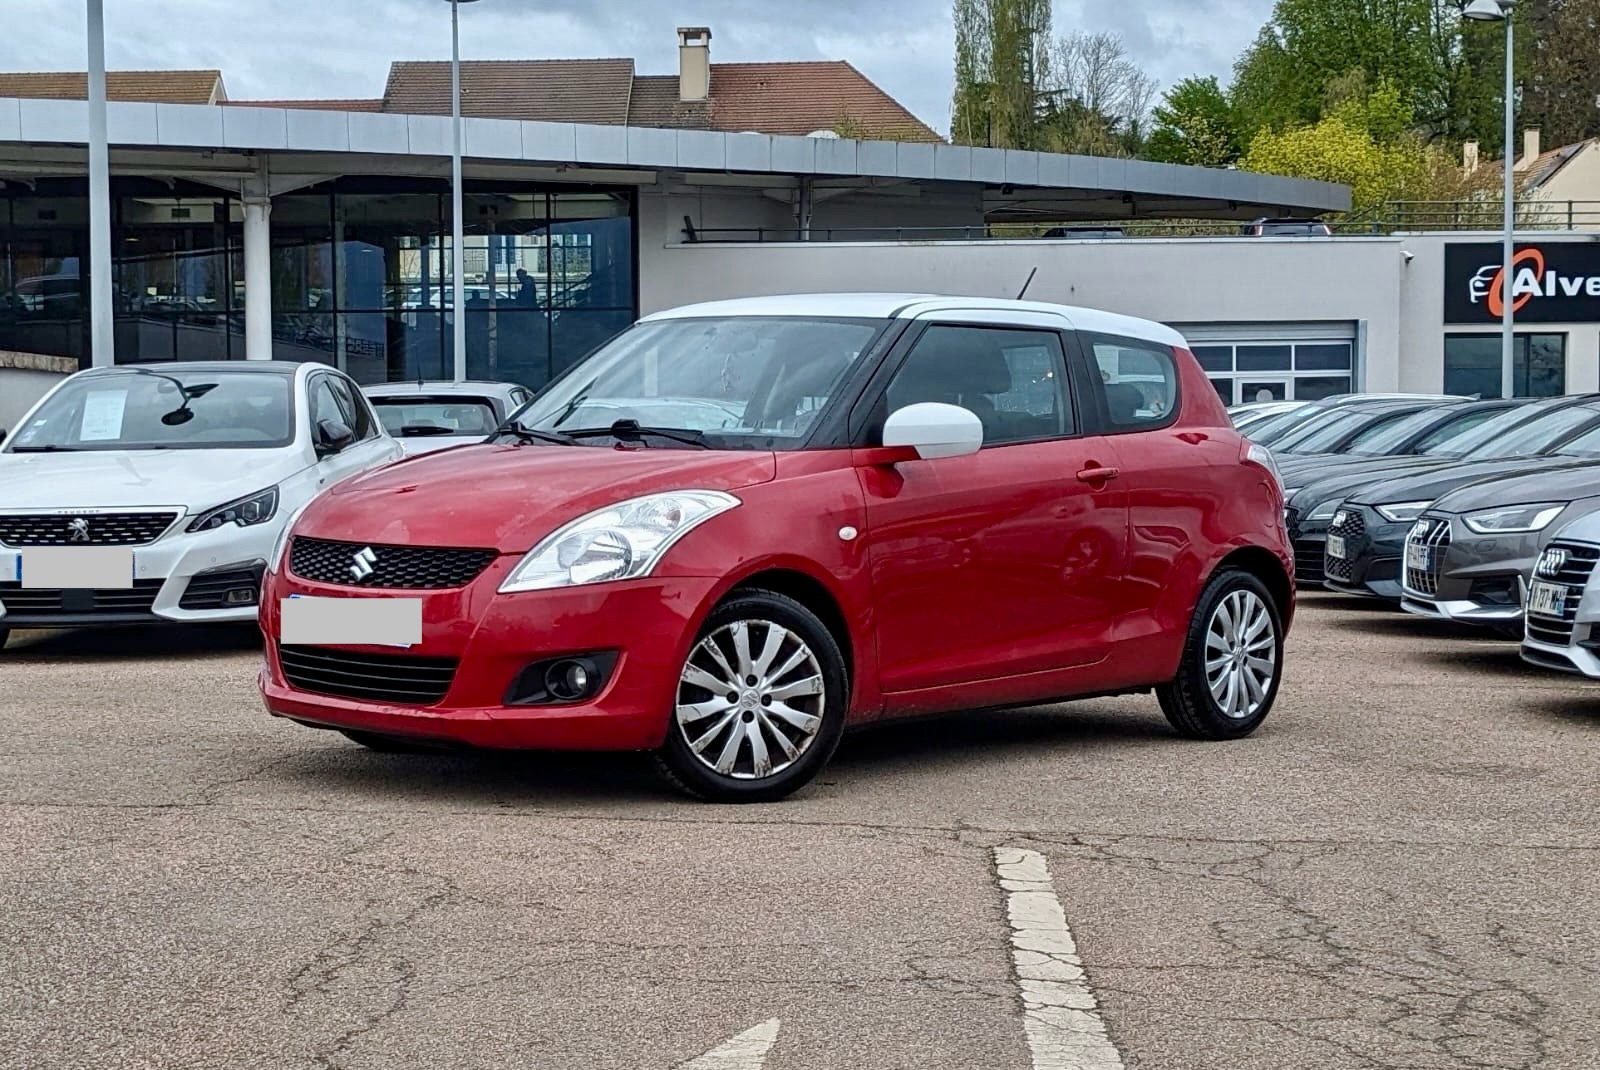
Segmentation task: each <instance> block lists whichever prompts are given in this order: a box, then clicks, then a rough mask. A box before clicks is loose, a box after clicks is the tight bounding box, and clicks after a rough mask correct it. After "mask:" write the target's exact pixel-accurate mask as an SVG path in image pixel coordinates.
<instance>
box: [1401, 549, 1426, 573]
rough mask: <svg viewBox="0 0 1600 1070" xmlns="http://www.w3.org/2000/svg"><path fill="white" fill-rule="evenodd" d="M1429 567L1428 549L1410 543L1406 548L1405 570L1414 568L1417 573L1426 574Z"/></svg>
mask: <svg viewBox="0 0 1600 1070" xmlns="http://www.w3.org/2000/svg"><path fill="white" fill-rule="evenodd" d="M1429 566H1430V562H1429V560H1428V548H1427V547H1426V546H1419V545H1417V544H1416V543H1410V544H1408V545H1407V546H1406V568H1414V569H1416V570H1417V571H1418V572H1426V571H1428V568H1429Z"/></svg>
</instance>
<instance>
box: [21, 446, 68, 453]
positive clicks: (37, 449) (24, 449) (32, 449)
mask: <svg viewBox="0 0 1600 1070" xmlns="http://www.w3.org/2000/svg"><path fill="white" fill-rule="evenodd" d="M11 452H12V453H82V452H83V451H82V450H80V449H79V448H78V447H76V446H12V447H11Z"/></svg>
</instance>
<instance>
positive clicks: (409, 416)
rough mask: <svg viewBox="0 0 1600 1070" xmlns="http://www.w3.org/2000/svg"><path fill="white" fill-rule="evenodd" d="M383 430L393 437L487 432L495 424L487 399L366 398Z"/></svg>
mask: <svg viewBox="0 0 1600 1070" xmlns="http://www.w3.org/2000/svg"><path fill="white" fill-rule="evenodd" d="M367 400H369V401H371V402H372V406H373V408H375V409H377V410H378V421H379V422H380V423H382V424H383V429H384V430H385V431H387V432H389V434H391V435H394V436H395V437H396V438H420V437H425V436H429V435H474V436H477V435H487V434H489V433H490V432H491V431H493V430H494V429H495V427H496V426H498V425H499V423H500V421H499V420H497V419H495V415H494V405H493V404H492V403H490V401H489V399H488V398H464V397H438V398H429V397H399V398H386V397H376V398H368V399H367Z"/></svg>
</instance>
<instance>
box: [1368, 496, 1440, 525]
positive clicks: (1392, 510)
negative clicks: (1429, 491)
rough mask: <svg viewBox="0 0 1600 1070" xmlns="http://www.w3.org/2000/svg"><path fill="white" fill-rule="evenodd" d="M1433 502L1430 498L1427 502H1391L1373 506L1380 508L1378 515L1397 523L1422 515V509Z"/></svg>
mask: <svg viewBox="0 0 1600 1070" xmlns="http://www.w3.org/2000/svg"><path fill="white" fill-rule="evenodd" d="M1432 504H1433V500H1432V499H1431V498H1430V499H1429V500H1428V501H1425V502H1390V503H1389V504H1388V505H1378V506H1374V507H1373V508H1375V509H1377V510H1378V515H1379V516H1381V517H1383V518H1384V519H1385V520H1389V521H1393V522H1394V523H1396V524H1399V523H1407V522H1410V521H1412V520H1415V519H1416V518H1417V517H1419V516H1421V515H1422V511H1423V510H1424V509H1426V508H1427V507H1428V506H1430V505H1432Z"/></svg>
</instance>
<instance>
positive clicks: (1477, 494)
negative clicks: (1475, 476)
mask: <svg viewBox="0 0 1600 1070" xmlns="http://www.w3.org/2000/svg"><path fill="white" fill-rule="evenodd" d="M1550 459H1551V460H1555V458H1550ZM1596 495H1600V462H1596V461H1587V462H1581V463H1577V462H1574V463H1572V464H1571V466H1570V467H1566V468H1555V469H1551V470H1549V471H1545V472H1538V473H1535V474H1533V475H1528V474H1527V470H1526V469H1519V470H1518V471H1517V472H1516V473H1514V474H1512V475H1505V476H1500V477H1498V478H1494V479H1486V480H1483V481H1481V482H1477V483H1473V484H1471V485H1469V486H1465V487H1462V488H1460V489H1459V490H1454V491H1451V492H1450V493H1449V494H1444V495H1440V497H1439V500H1438V501H1436V502H1434V503H1433V508H1434V509H1437V510H1438V511H1439V512H1443V513H1472V512H1477V511H1478V510H1480V509H1495V508H1498V507H1500V506H1503V505H1523V504H1532V503H1534V502H1575V501H1577V500H1578V499H1580V498H1593V497H1595V496H1596Z"/></svg>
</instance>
